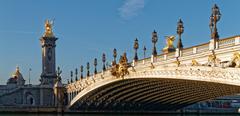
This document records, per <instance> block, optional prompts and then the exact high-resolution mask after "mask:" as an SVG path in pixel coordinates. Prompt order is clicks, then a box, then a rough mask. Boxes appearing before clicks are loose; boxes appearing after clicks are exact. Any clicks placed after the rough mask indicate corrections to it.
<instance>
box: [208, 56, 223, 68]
mask: <svg viewBox="0 0 240 116" xmlns="http://www.w3.org/2000/svg"><path fill="white" fill-rule="evenodd" d="M220 62H221V60H220V59H219V58H217V57H216V55H215V54H212V55H209V56H208V63H207V65H208V66H212V67H214V66H220Z"/></svg>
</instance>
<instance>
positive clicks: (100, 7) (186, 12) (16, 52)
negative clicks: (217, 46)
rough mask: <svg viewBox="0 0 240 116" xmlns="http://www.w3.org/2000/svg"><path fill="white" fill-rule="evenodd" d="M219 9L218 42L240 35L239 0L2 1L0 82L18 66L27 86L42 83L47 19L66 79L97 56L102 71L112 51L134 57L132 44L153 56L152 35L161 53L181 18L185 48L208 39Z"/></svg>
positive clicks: (174, 32)
mask: <svg viewBox="0 0 240 116" xmlns="http://www.w3.org/2000/svg"><path fill="white" fill-rule="evenodd" d="M215 3H216V4H217V5H218V6H219V7H220V11H221V14H222V16H221V19H220V21H219V22H218V24H217V26H218V32H219V35H220V38H226V37H230V36H234V35H239V33H240V31H239V27H240V20H239V19H240V13H239V11H240V9H239V4H240V1H239V0H0V84H6V82H7V79H8V78H10V76H11V74H12V73H13V72H14V71H15V68H16V66H19V67H20V71H21V72H22V74H23V76H24V78H25V80H26V83H28V78H29V71H28V70H29V68H31V69H32V71H31V72H30V80H31V83H32V84H39V83H40V82H39V79H40V74H41V64H42V63H41V46H40V41H39V39H40V38H41V36H42V35H43V33H44V21H45V20H46V19H54V27H53V31H54V34H55V35H56V37H57V38H58V40H57V47H56V59H57V61H56V62H57V63H56V65H57V66H59V67H60V68H61V69H62V71H63V73H62V78H63V81H64V82H66V80H67V79H69V78H70V71H71V70H75V68H79V67H80V65H84V66H86V63H87V62H90V64H91V68H93V60H94V58H97V59H98V64H99V66H98V70H100V69H101V65H102V64H101V56H102V53H106V56H107V62H109V63H110V62H111V60H112V59H113V57H112V50H113V49H114V48H116V49H117V51H118V55H120V54H122V53H123V52H127V56H128V59H129V60H130V61H131V60H132V59H133V54H134V51H133V43H134V40H135V38H138V40H139V50H138V53H139V54H138V55H139V57H140V58H142V57H143V46H144V45H145V46H146V48H147V56H150V54H151V49H152V43H151V33H152V32H153V30H156V31H157V33H158V37H159V38H158V42H157V50H158V53H160V52H161V49H162V48H163V47H164V46H165V36H168V35H177V34H176V26H177V21H178V20H179V18H181V19H182V21H183V22H184V33H183V35H182V42H183V45H184V47H190V46H193V45H198V44H200V43H205V42H208V41H209V40H210V29H209V27H208V24H209V16H210V14H211V8H212V6H213V5H214V4H215Z"/></svg>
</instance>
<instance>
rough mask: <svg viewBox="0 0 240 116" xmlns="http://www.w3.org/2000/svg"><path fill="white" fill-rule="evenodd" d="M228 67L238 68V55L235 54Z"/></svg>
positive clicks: (239, 58) (237, 53) (239, 64)
mask: <svg viewBox="0 0 240 116" xmlns="http://www.w3.org/2000/svg"><path fill="white" fill-rule="evenodd" d="M229 66H230V67H236V68H240V53H239V52H235V53H234V54H233V57H232V60H231V61H230V64H229Z"/></svg>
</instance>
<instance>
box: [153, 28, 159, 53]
mask: <svg viewBox="0 0 240 116" xmlns="http://www.w3.org/2000/svg"><path fill="white" fill-rule="evenodd" d="M157 41H158V36H157V32H156V31H155V30H154V31H153V32H152V43H153V49H152V55H153V56H157V48H156V43H157Z"/></svg>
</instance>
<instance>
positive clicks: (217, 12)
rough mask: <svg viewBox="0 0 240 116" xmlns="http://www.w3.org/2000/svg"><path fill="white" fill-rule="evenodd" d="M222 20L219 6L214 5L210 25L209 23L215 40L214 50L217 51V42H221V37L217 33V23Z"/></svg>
mask: <svg viewBox="0 0 240 116" xmlns="http://www.w3.org/2000/svg"><path fill="white" fill-rule="evenodd" d="M220 18H221V13H220V10H219V8H218V6H217V5H216V4H214V6H213V8H212V14H211V16H210V23H209V27H210V30H211V38H212V39H213V40H214V49H216V41H218V40H219V35H218V31H217V22H218V21H219V20H220Z"/></svg>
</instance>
